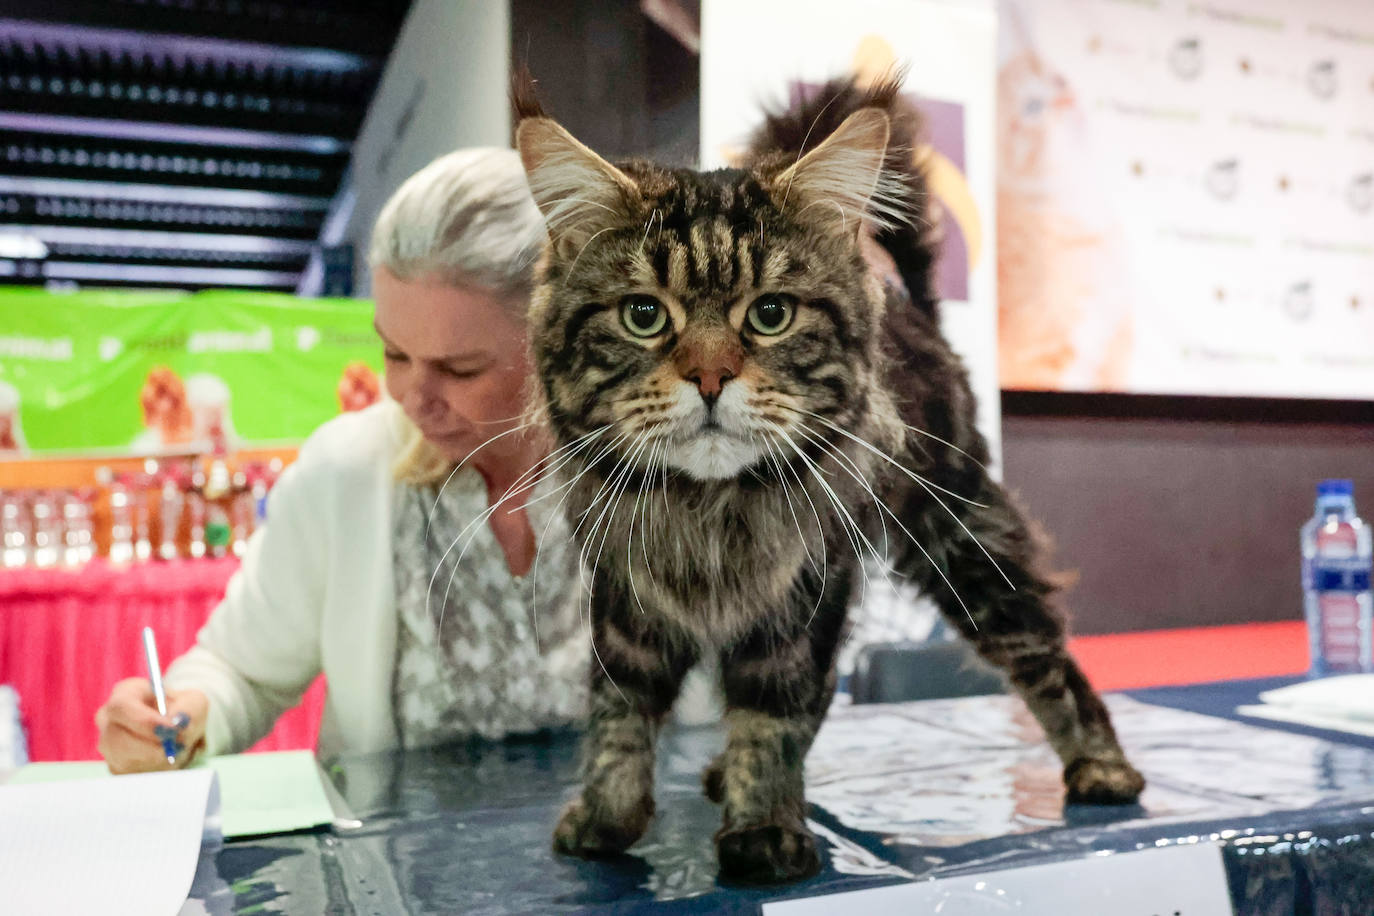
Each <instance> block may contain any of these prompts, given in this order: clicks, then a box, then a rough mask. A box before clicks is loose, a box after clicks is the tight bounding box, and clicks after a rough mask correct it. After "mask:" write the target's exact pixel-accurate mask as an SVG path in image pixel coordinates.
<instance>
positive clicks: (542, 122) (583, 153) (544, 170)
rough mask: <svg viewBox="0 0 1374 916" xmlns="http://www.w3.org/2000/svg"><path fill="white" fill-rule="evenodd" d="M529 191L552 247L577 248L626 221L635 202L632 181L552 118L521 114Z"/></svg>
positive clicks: (518, 140)
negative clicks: (541, 216) (538, 210)
mask: <svg viewBox="0 0 1374 916" xmlns="http://www.w3.org/2000/svg"><path fill="white" fill-rule="evenodd" d="M515 144H516V146H517V147H519V149H520V159H521V161H523V162H524V163H525V174H526V175H527V176H528V178H529V184H530V193H532V194H533V195H534V202H535V203H536V204H538V205H539V209H540V210H541V211H542V212H543V214H544V222H545V223H546V224H547V225H548V229H549V238H550V239H551V240H552V242H553V244H554V247H555V249H556V250H558V251H560V252H562V251H566V250H567V249H568V248H571V249H572V250H573V251H580V250H581V248H582V246H583V245H584V244H586V242H587V240H588V239H590V238H591V237H592V236H593V235H595V234H596V233H597V232H600V231H601V230H602V229H605V228H607V227H609V226H616V225H620V224H623V223H626V222H627V221H628V220H629V219H630V218H631V214H632V213H633V212H635V211H636V210H637V209H638V204H639V203H640V201H641V197H640V193H639V188H638V186H637V185H636V184H635V183H634V182H633V181H632V180H631V179H630V177H629V176H628V175H626V174H625V173H624V172H622V171H620V169H618V168H616V167H615V166H613V165H611V164H610V163H609V162H607V161H606V160H605V159H602V158H601V157H600V156H598V155H597V154H596V153H594V152H592V151H591V150H590V149H588V148H587V147H586V146H585V145H583V144H582V143H579V142H578V141H577V138H575V137H574V136H573V135H572V134H570V133H568V132H567V131H566V130H564V129H563V127H562V126H561V125H560V124H558V122H556V121H554V120H553V119H552V118H545V117H532V118H525V119H524V120H522V121H521V122H520V126H519V127H517V128H516V131H515Z"/></svg>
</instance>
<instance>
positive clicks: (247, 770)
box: [10, 751, 334, 839]
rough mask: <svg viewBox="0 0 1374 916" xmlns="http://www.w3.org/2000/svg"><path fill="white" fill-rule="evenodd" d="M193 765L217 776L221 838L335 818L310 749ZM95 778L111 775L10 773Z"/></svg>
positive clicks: (52, 767)
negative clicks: (213, 772) (221, 822)
mask: <svg viewBox="0 0 1374 916" xmlns="http://www.w3.org/2000/svg"><path fill="white" fill-rule="evenodd" d="M195 765H196V766H197V767H204V766H208V767H210V768H211V769H213V770H214V771H215V773H216V774H217V775H218V776H219V791H220V809H221V816H222V818H223V830H224V838H225V839H233V838H234V837H241V836H256V835H260V834H266V833H289V832H290V831H292V830H306V829H309V828H311V827H318V826H320V825H321V824H328V823H331V822H332V821H333V820H334V811H333V809H332V808H330V806H329V799H328V797H327V796H326V795H325V791H324V786H322V785H321V784H320V772H319V767H317V766H316V765H315V755H314V754H312V753H311V752H310V751H276V752H272V753H262V754H227V755H225V756H223V757H210V758H208V759H204V760H201V761H198V762H197V763H196V764H195ZM97 778H104V779H109V778H111V777H110V772H109V770H107V769H106V768H105V764H104V763H102V762H100V761H84V760H83V761H79V762H72V763H30V764H28V765H27V766H24V767H20V768H19V770H18V771H16V772H15V774H14V776H13V777H12V778H11V779H10V784H11V785H18V784H21V783H33V782H60V781H63V780H68V779H97Z"/></svg>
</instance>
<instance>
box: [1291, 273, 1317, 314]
mask: <svg viewBox="0 0 1374 916" xmlns="http://www.w3.org/2000/svg"><path fill="white" fill-rule="evenodd" d="M1314 306H1315V302H1314V300H1313V298H1312V281H1311V280H1303V281H1302V282H1300V283H1294V284H1293V285H1292V286H1290V287H1288V292H1286V293H1284V295H1283V310H1284V311H1285V312H1287V313H1288V317H1289V318H1292V319H1293V320H1294V321H1306V320H1307V319H1309V318H1311V317H1312V310H1313V308H1314Z"/></svg>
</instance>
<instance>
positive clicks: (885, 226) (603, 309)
mask: <svg viewBox="0 0 1374 916" xmlns="http://www.w3.org/2000/svg"><path fill="white" fill-rule="evenodd" d="M514 95H515V105H516V112H517V115H518V117H519V121H518V130H517V141H518V145H519V148H520V154H521V157H522V159H523V161H524V163H525V167H526V171H527V173H528V175H529V181H530V187H531V190H532V191H533V194H534V199H535V201H536V203H537V204H538V205H539V207H540V209H541V211H542V212H543V213H544V215H545V218H546V221H547V224H548V229H549V235H550V241H549V245H548V248H547V251H546V252H545V255H544V259H543V262H542V265H541V268H540V276H539V279H538V286H537V290H536V292H535V295H534V298H533V301H532V304H531V308H530V334H531V342H532V348H533V352H534V356H535V361H536V366H537V370H538V377H539V383H540V384H539V387H540V392H539V395H540V398H541V399H542V404H541V407H542V409H543V411H544V412H545V413H546V420H547V422H548V424H549V425H550V428H551V429H552V430H553V432H554V434H555V435H556V439H557V445H558V446H559V448H558V450H557V451H556V452H555V453H554V456H553V458H551V461H552V462H553V465H552V466H553V467H554V468H556V469H557V473H558V474H559V475H560V476H561V479H562V480H563V481H564V482H565V491H564V494H563V495H564V499H565V506H566V509H567V512H568V517H569V519H570V520H571V524H572V525H573V526H574V527H575V535H574V540H575V542H576V546H577V547H578V548H579V550H580V551H581V560H582V562H581V574H582V576H583V579H584V583H583V584H584V587H583V590H582V593H581V601H582V607H583V614H584V617H586V618H587V621H588V623H589V626H590V630H591V637H592V646H593V650H594V656H595V657H594V659H592V660H591V662H590V664H591V678H592V690H591V693H592V700H591V704H592V709H591V713H590V722H589V726H588V733H587V737H586V749H585V750H586V756H585V764H584V766H585V770H584V786H583V788H582V791H581V795H580V797H578V798H577V799H576V800H575V801H573V802H572V803H571V804H570V805H569V806H568V807H567V809H566V810H565V811H564V812H563V814H562V818H561V820H560V822H559V824H558V826H557V828H556V829H555V832H554V847H555V849H556V850H558V851H560V852H564V853H572V854H576V855H583V856H595V855H598V854H610V853H616V852H620V851H622V850H624V849H626V848H627V847H629V846H630V845H631V844H632V843H634V842H635V841H636V840H638V839H639V838H640V836H641V835H642V834H643V833H644V831H645V829H646V828H647V827H648V825H649V821H650V819H651V818H652V816H653V814H654V796H653V769H654V767H653V761H654V741H655V737H656V734H657V732H658V730H659V726H660V723H661V722H662V720H663V718H664V716H665V714H666V713H667V712H668V711H669V709H670V708H671V706H672V705H673V701H674V698H675V697H676V695H677V692H678V688H679V685H680V684H681V683H682V680H683V676H684V675H685V674H686V673H687V672H688V670H689V669H691V668H692V667H693V666H694V665H695V664H696V663H697V662H698V661H700V660H702V659H703V658H705V657H707V656H710V657H712V658H714V659H715V660H716V661H718V663H719V666H720V671H721V678H722V683H723V688H724V695H725V700H726V704H727V711H726V714H725V721H726V724H727V726H728V732H729V736H728V739H727V743H726V746H725V750H724V752H723V753H721V754H720V756H719V757H718V758H716V760H715V761H714V762H713V763H712V764H711V765H710V766H709V767H708V768H707V769H706V772H705V773H704V774H703V782H704V787H705V791H706V794H707V795H708V796H709V797H710V798H711V799H712V800H714V801H716V802H718V803H720V804H721V805H722V807H723V823H722V825H721V828H720V830H719V832H717V834H716V836H715V843H716V850H717V854H718V857H719V860H720V868H721V874H722V876H723V877H724V878H726V879H727V880H737V881H751V882H773V881H788V880H793V879H797V878H801V877H804V876H806V875H810V874H812V873H814V872H815V871H817V869H818V868H819V866H820V860H819V857H818V855H817V852H816V845H815V840H814V838H813V836H812V834H811V832H810V831H809V830H808V829H807V825H806V802H805V798H804V794H803V763H804V761H805V759H806V754H807V751H808V750H809V748H810V746H811V742H812V739H813V738H814V737H815V735H816V730H817V728H818V727H819V725H820V723H821V720H822V719H823V718H824V716H825V712H826V708H827V706H828V704H829V703H830V700H831V697H832V695H833V693H834V689H835V656H836V653H837V649H838V647H839V645H840V642H841V640H842V638H843V636H844V634H845V618H846V613H847V610H848V608H849V607H850V605H851V603H852V602H853V601H854V600H855V598H856V594H857V591H858V589H859V588H860V587H862V585H863V584H864V575H865V573H864V567H863V562H862V560H863V559H864V558H865V557H867V558H878V559H881V560H884V561H885V562H887V563H890V564H891V566H892V567H893V568H894V569H895V570H896V571H897V572H898V573H900V574H901V575H902V576H905V577H907V578H909V579H910V580H912V581H914V582H915V583H917V584H918V585H919V586H920V587H921V588H922V589H923V590H924V591H925V592H926V593H927V594H929V595H930V596H932V597H933V598H934V600H935V601H936V602H937V603H938V605H939V606H940V609H941V611H942V612H943V613H944V615H945V616H946V617H947V618H948V619H949V620H950V621H951V622H952V623H953V624H954V625H955V626H956V627H957V628H958V629H959V631H960V632H961V633H962V634H963V635H964V636H965V637H966V638H967V639H969V640H970V641H971V642H972V644H973V645H974V646H975V647H976V649H977V650H978V652H979V653H980V654H981V655H982V656H983V657H984V658H986V659H988V660H989V661H991V662H992V663H994V664H996V665H998V666H1000V667H1001V668H1002V669H1004V670H1005V671H1006V673H1007V675H1008V676H1009V678H1010V681H1011V683H1012V684H1013V685H1014V686H1015V688H1016V689H1017V690H1018V691H1019V692H1020V694H1021V696H1022V697H1023V698H1024V699H1025V701H1026V703H1027V704H1028V705H1029V707H1030V709H1031V710H1032V711H1033V712H1034V714H1035V716H1036V717H1037V718H1038V719H1039V721H1040V723H1041V724H1042V725H1043V727H1044V731H1045V734H1046V735H1047V736H1048V737H1049V740H1050V743H1051V744H1052V745H1053V747H1054V749H1055V751H1056V752H1057V753H1058V755H1059V757H1060V759H1061V760H1062V761H1063V763H1064V782H1065V784H1066V785H1067V789H1068V792H1067V797H1068V798H1069V799H1070V800H1072V801H1075V802H1105V803H1124V802H1130V801H1133V800H1134V799H1135V798H1136V797H1137V796H1138V795H1139V793H1140V791H1141V789H1142V787H1143V786H1144V780H1143V779H1142V778H1141V776H1140V774H1139V773H1138V772H1137V771H1136V770H1135V769H1134V768H1133V767H1132V766H1131V765H1130V763H1129V762H1127V760H1126V758H1125V756H1124V754H1123V753H1122V750H1121V747H1120V746H1119V745H1118V743H1117V740H1116V736H1115V733H1114V732H1113V730H1112V726H1111V723H1110V721H1109V719H1108V715H1107V711H1106V709H1105V707H1104V706H1103V704H1102V701H1101V700H1100V699H1099V697H1098V696H1097V695H1096V694H1095V693H1094V692H1093V690H1092V688H1091V687H1090V686H1089V684H1088V682H1087V681H1086V680H1085V679H1084V677H1083V674H1082V672H1081V671H1080V670H1079V668H1078V666H1077V665H1076V664H1075V663H1074V661H1073V659H1072V658H1070V657H1069V655H1068V654H1067V653H1066V652H1065V649H1064V639H1065V637H1064V628H1063V624H1062V621H1061V619H1060V617H1059V616H1058V615H1057V613H1056V612H1055V611H1054V610H1053V609H1052V607H1051V606H1050V604H1049V601H1048V599H1049V597H1050V594H1051V592H1052V590H1053V586H1052V583H1051V582H1050V581H1049V579H1048V578H1047V576H1046V575H1045V574H1044V573H1043V572H1042V571H1041V570H1040V568H1039V560H1038V557H1037V545H1036V542H1035V539H1034V538H1033V537H1032V535H1031V533H1030V531H1029V530H1028V528H1027V524H1026V522H1025V521H1024V520H1023V518H1022V516H1021V514H1020V513H1019V512H1018V511H1017V509H1016V508H1015V507H1014V506H1013V505H1012V503H1011V501H1010V499H1009V498H1008V495H1007V494H1006V492H1005V491H1004V490H1003V489H1002V488H1001V487H1000V486H999V485H998V484H997V483H996V482H995V481H994V480H992V479H991V478H990V477H989V476H988V474H987V473H986V471H985V469H984V467H983V463H984V462H985V461H986V459H987V447H986V444H985V442H984V440H983V437H982V436H981V435H980V434H979V433H978V431H977V430H976V429H975V427H974V400H973V396H972V394H971V392H970V389H969V385H968V380H967V377H966V373H965V371H964V368H963V367H962V365H961V364H960V361H959V359H958V357H956V356H955V354H954V353H953V352H952V350H951V349H950V347H949V344H948V343H947V342H946V341H945V339H944V338H943V337H942V336H941V334H940V329H939V324H938V322H937V315H936V306H937V303H936V301H935V299H934V294H933V291H932V286H931V272H932V271H931V267H932V261H933V258H934V245H933V239H932V238H931V233H930V232H929V230H928V229H926V228H923V227H926V226H927V225H928V223H927V220H926V219H925V211H924V203H925V194H924V184H923V180H922V177H921V174H920V172H919V170H918V169H915V168H913V167H912V165H911V162H912V153H911V151H912V148H913V146H912V144H913V142H914V140H915V135H916V131H917V128H918V123H917V119H916V115H915V113H914V112H913V111H912V110H911V109H910V108H909V107H908V106H906V105H905V103H903V102H902V101H901V100H900V98H899V96H898V80H897V79H889V80H887V81H885V82H883V83H882V84H880V85H877V86H876V87H873V88H869V89H860V88H859V87H857V86H856V85H855V84H854V83H852V82H850V81H836V82H833V83H831V84H829V85H827V86H826V87H825V88H824V89H823V91H822V92H821V93H820V94H819V95H818V96H817V97H816V98H815V100H814V101H812V102H807V103H802V104H800V105H798V106H796V107H795V108H794V109H793V110H790V111H788V112H784V113H779V114H774V115H771V116H769V117H768V118H767V120H766V122H765V125H764V126H763V128H762V129H761V130H760V131H759V132H758V135H757V136H756V138H755V139H754V142H753V144H752V146H751V148H750V151H749V153H748V154H747V158H746V161H745V162H744V163H743V165H742V167H740V168H727V169H720V170H717V171H713V172H696V171H691V170H685V169H667V168H660V167H657V166H654V165H652V164H650V163H647V162H643V161H628V162H622V163H620V164H618V165H612V164H611V163H609V162H607V161H605V160H604V159H602V158H601V157H599V156H598V155H597V154H595V153H594V152H592V151H591V150H590V149H588V148H587V147H586V146H584V145H582V144H581V143H579V142H578V141H577V140H576V139H574V138H573V137H572V136H571V135H570V134H569V133H568V132H567V131H566V130H564V129H563V128H562V127H561V126H559V125H558V124H557V123H556V122H555V121H553V120H552V119H550V118H548V117H547V116H545V115H544V113H543V111H542V110H541V108H540V106H539V103H538V101H537V100H536V99H535V98H534V95H533V92H532V90H531V85H530V83H529V82H528V81H526V82H524V83H522V84H520V85H517V87H516V90H515V93H514ZM874 587H877V586H876V585H875V586H874Z"/></svg>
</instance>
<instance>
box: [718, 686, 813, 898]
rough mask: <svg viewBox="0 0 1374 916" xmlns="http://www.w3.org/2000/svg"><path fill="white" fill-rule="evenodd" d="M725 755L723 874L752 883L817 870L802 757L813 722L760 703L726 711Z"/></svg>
mask: <svg viewBox="0 0 1374 916" xmlns="http://www.w3.org/2000/svg"><path fill="white" fill-rule="evenodd" d="M725 720H726V723H727V725H728V726H729V729H730V732H729V739H728V741H727V744H726V746H725V753H724V754H722V755H721V759H720V801H721V804H722V805H723V806H724V809H725V810H724V817H723V819H722V822H721V827H720V830H719V831H718V832H717V833H716V855H717V857H718V858H719V859H720V872H721V877H723V878H726V879H729V880H735V881H744V882H749V883H753V884H769V883H774V882H781V881H795V880H797V879H799V878H805V877H807V876H809V875H813V874H815V873H816V872H817V871H819V870H820V864H821V863H820V856H819V855H818V854H817V852H816V838H815V837H814V836H813V835H812V834H811V830H810V829H809V828H808V827H807V826H806V797H805V786H804V782H803V768H802V761H803V759H804V758H805V754H806V749H807V748H808V747H809V746H810V744H811V739H812V738H814V737H815V732H816V730H815V726H814V725H813V724H811V722H809V721H807V720H805V719H800V718H780V717H777V716H772V715H769V714H767V713H764V712H761V711H759V710H755V709H732V710H730V712H728V713H727V714H726V717H725Z"/></svg>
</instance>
